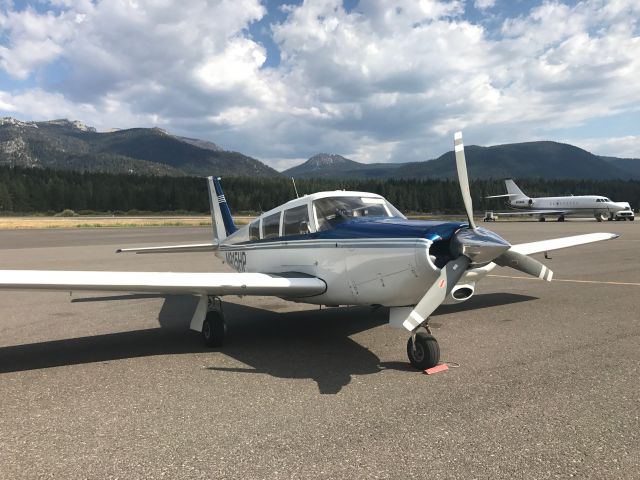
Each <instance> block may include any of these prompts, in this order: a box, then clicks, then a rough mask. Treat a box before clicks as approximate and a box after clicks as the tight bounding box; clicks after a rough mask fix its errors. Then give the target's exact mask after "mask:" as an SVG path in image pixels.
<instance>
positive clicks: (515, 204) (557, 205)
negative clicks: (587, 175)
mask: <svg viewBox="0 0 640 480" xmlns="http://www.w3.org/2000/svg"><path fill="white" fill-rule="evenodd" d="M504 184H505V186H506V187H507V193H505V194H504V195H491V196H489V197H485V198H506V203H507V206H508V207H509V208H512V209H514V210H519V211H518V212H495V213H496V215H498V216H504V215H538V220H540V221H541V222H544V220H545V215H553V216H557V217H558V221H559V222H564V217H565V216H568V215H574V216H582V217H585V216H586V217H591V216H593V217H595V218H596V220H597V221H599V222H601V221H603V220H606V219H609V220H613V219H614V218H616V219H621V220H625V219H626V218H628V219H629V220H633V218H634V215H633V210H631V207H630V206H629V204H628V203H626V202H612V201H611V200H609V199H608V198H607V197H603V196H601V195H576V196H573V195H570V196H564V197H538V198H532V197H529V196H528V195H527V194H525V193H524V192H523V191H522V190H520V188H518V185H516V182H514V181H513V179H511V178H507V179H505V181H504ZM618 212H619V213H618Z"/></svg>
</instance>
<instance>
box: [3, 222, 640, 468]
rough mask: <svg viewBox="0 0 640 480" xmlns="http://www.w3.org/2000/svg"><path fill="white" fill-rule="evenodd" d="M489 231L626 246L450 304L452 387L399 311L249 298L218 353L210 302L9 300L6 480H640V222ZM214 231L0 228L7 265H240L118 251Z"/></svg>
mask: <svg viewBox="0 0 640 480" xmlns="http://www.w3.org/2000/svg"><path fill="white" fill-rule="evenodd" d="M483 226H488V227H489V228H491V229H494V230H495V231H497V232H498V233H500V234H501V235H503V236H504V237H505V238H506V239H507V240H509V241H511V242H512V243H519V242H526V241H532V240H541V239H547V238H553V237H560V236H566V235H573V234H579V233H588V232H596V231H610V232H615V233H620V234H621V235H622V236H621V237H620V238H619V239H617V240H613V241H609V242H603V243H598V244H592V245H586V246H581V247H577V248H573V249H568V250H563V251H556V252H552V253H551V254H550V256H551V257H552V259H550V260H543V261H544V262H545V263H546V264H547V265H548V266H549V267H551V268H552V269H553V270H554V272H555V276H554V281H553V282H552V283H547V282H543V281H539V280H535V279H528V278H527V279H523V278H518V277H521V276H522V275H521V274H520V273H519V272H516V271H514V270H509V269H502V268H498V269H496V270H494V272H493V273H494V274H495V275H497V276H492V277H489V278H487V279H485V280H484V281H483V282H482V283H480V284H479V285H478V287H477V289H476V295H475V296H474V297H473V298H472V299H470V300H469V301H468V302H465V303H462V304H458V305H444V306H442V307H440V308H439V309H438V310H437V311H436V313H435V314H434V316H433V318H432V327H433V332H434V334H435V335H436V336H437V338H438V340H439V342H440V348H441V352H442V356H441V357H442V360H443V361H445V362H450V367H451V368H450V369H449V370H448V371H447V372H444V373H439V374H436V375H432V376H427V375H424V374H422V373H420V372H416V371H414V370H412V369H411V368H409V367H408V366H407V360H406V352H405V345H406V340H407V334H406V333H404V332H402V331H399V330H393V329H391V328H389V327H388V326H386V325H385V322H386V315H387V311H386V310H385V309H378V310H372V309H370V308H363V307H358V308H328V309H322V310H319V309H318V307H315V306H310V305H301V304H294V303H287V302H284V301H281V300H278V299H273V298H267V297H260V298H243V299H239V298H237V297H229V298H228V299H226V300H227V301H226V302H225V313H226V318H227V321H228V323H229V329H230V330H229V336H228V341H227V344H226V345H225V346H224V347H223V348H222V349H220V350H209V349H207V348H204V347H203V346H202V344H201V341H200V338H199V336H198V334H197V333H194V332H190V331H189V330H188V324H189V319H190V317H191V313H192V311H193V309H194V308H195V305H196V302H195V300H194V298H193V297H189V296H153V295H127V294H122V295H114V294H113V293H102V294H101V293H82V294H79V293H78V294H73V296H70V295H69V293H37V292H36V293H29V292H0V478H7V479H22V478H56V479H60V478H65V479H75V478H90V479H94V478H95V479H104V478H123V479H136V478H141V479H142V478H145V479H147V478H189V479H191V478H202V479H226V478H242V479H263V478H264V479H290V478H295V479H306V478H327V479H329V478H330V479H339V478H348V479H350V480H353V479H360V478H362V479H365V478H366V479H372V478H384V479H387V478H388V479H408V478H420V479H422V478H460V479H471V478H491V479H500V478H505V479H513V478H535V479H543V478H569V477H577V478H593V479H604V478H612V479H613V478H615V479H623V478H629V479H632V478H635V479H637V478H639V477H640V420H639V417H640V384H639V381H638V373H639V371H638V370H639V365H640V341H639V338H640V337H639V336H640V314H639V311H640V268H639V267H640V260H639V258H640V222H604V223H596V222H595V221H567V222H564V223H557V222H546V223H537V222H505V223H496V224H488V225H485V224H483ZM208 238H209V231H208V230H206V229H202V228H168V229H164V228H146V229H95V230H92V229H80V230H40V231H1V232H0V268H2V269H20V268H25V269H68V270H72V269H87V270H92V269H107V270H147V271H149V270H153V271H156V270H157V271H167V270H173V271H209V270H214V271H225V270H226V266H224V265H222V264H221V262H220V261H218V260H217V259H215V258H214V257H213V256H212V255H210V254H202V253H200V254H169V255H124V254H119V255H117V254H115V253H114V251H115V249H116V248H118V247H125V246H142V245H159V244H174V243H182V242H183V243H192V242H202V241H207V240H208ZM536 257H537V258H540V259H542V256H541V255H538V256H536Z"/></svg>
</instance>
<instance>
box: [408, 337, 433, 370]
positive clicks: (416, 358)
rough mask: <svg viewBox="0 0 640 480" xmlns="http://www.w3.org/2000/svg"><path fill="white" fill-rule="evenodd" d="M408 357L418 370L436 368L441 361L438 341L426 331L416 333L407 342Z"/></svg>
mask: <svg viewBox="0 0 640 480" xmlns="http://www.w3.org/2000/svg"><path fill="white" fill-rule="evenodd" d="M407 356H408V357H409V362H410V363H411V365H412V366H413V367H414V368H417V369H418V370H426V369H427V368H431V367H435V366H436V365H437V364H438V362H439V361H440V346H439V345H438V340H436V338H435V337H434V336H433V335H431V332H429V330H428V328H427V329H426V331H419V332H415V333H414V334H413V335H411V337H409V340H407Z"/></svg>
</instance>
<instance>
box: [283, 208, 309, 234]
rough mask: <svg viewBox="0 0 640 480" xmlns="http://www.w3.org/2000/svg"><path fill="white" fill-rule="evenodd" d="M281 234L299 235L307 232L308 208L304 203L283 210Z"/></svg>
mask: <svg viewBox="0 0 640 480" xmlns="http://www.w3.org/2000/svg"><path fill="white" fill-rule="evenodd" d="M282 225H283V226H282V230H283V233H282V234H283V235H301V234H305V233H309V209H308V208H307V206H306V205H300V206H299V207H293V208H290V209H289V210H285V211H284V217H283V220H282Z"/></svg>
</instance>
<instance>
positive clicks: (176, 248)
mask: <svg viewBox="0 0 640 480" xmlns="http://www.w3.org/2000/svg"><path fill="white" fill-rule="evenodd" d="M217 249H218V244H217V243H195V244H192V245H165V246H161V247H133V248H119V249H117V250H116V253H188V252H213V251H215V250H217Z"/></svg>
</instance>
